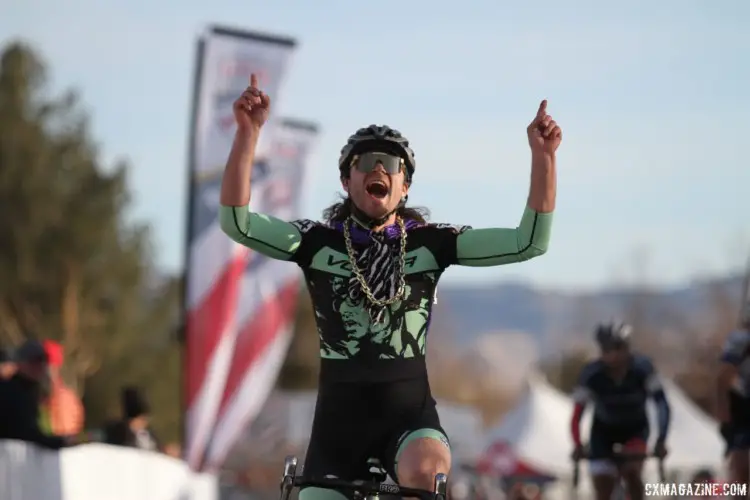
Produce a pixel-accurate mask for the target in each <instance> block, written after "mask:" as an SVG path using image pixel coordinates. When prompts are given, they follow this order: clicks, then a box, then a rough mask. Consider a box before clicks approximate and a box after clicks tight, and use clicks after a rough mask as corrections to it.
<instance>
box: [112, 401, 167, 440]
mask: <svg viewBox="0 0 750 500" xmlns="http://www.w3.org/2000/svg"><path fill="white" fill-rule="evenodd" d="M121 403H122V415H123V417H122V420H120V421H119V422H116V423H114V424H112V425H110V426H109V427H108V429H107V431H106V435H107V437H106V442H107V443H109V444H114V445H117V446H129V447H132V448H139V449H142V450H151V451H160V449H161V447H160V446H159V441H158V440H157V439H156V436H155V435H154V433H153V432H152V431H151V428H150V427H149V413H150V411H149V406H148V402H147V401H146V398H145V397H144V396H143V394H142V393H141V392H140V391H139V390H138V389H137V388H135V387H125V388H124V389H123V390H122V399H121Z"/></svg>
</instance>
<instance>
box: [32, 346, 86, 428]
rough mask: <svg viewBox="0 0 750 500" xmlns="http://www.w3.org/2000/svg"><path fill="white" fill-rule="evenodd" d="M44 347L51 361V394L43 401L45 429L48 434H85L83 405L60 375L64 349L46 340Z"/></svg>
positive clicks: (49, 367) (49, 368)
mask: <svg viewBox="0 0 750 500" xmlns="http://www.w3.org/2000/svg"><path fill="white" fill-rule="evenodd" d="M43 345H44V350H45V352H46V353H47V359H48V361H49V363H48V370H49V379H50V387H49V392H48V394H47V397H45V398H44V399H43V400H42V409H41V412H42V419H43V428H45V429H46V430H47V433H48V434H54V435H57V436H74V435H76V434H79V433H81V432H83V426H84V410H83V403H82V402H81V400H80V398H79V397H78V395H77V394H76V393H75V392H74V391H73V390H72V389H71V388H70V387H68V386H67V385H66V384H65V382H64V381H63V379H62V377H61V375H60V369H61V367H62V365H63V361H64V351H63V347H62V346H61V345H60V344H58V343H57V342H53V341H51V340H45V341H44V342H43Z"/></svg>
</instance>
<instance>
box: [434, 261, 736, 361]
mask: <svg viewBox="0 0 750 500" xmlns="http://www.w3.org/2000/svg"><path fill="white" fill-rule="evenodd" d="M741 286H742V277H741V276H731V277H726V278H718V279H712V280H706V281H696V282H693V283H691V284H690V285H689V286H686V287H683V288H677V289H664V290H651V291H649V292H648V298H647V300H648V303H649V310H651V311H664V310H668V311H675V312H677V313H679V314H680V315H681V316H682V317H684V318H685V319H687V320H688V321H698V320H700V318H701V317H702V316H706V313H707V312H708V311H710V300H709V299H710V297H711V294H712V291H713V290H715V289H716V288H717V287H719V288H721V289H724V290H728V291H730V292H731V293H732V296H733V297H736V299H735V300H737V301H739V296H740V290H741ZM642 296H643V292H639V291H636V290H632V289H630V290H628V289H618V288H612V289H604V290H600V291H597V292H594V293H567V292H564V291H554V290H543V289H536V288H533V287H530V286H527V285H523V284H517V283H516V284H498V285H494V286H493V285H490V286H487V285H482V286H469V285H462V286H450V285H444V286H441V287H440V289H439V292H438V304H437V305H436V306H435V318H434V323H435V325H436V327H437V325H440V328H441V329H450V331H451V332H452V337H453V340H454V341H455V342H456V343H458V344H459V345H463V346H468V345H470V344H473V343H474V342H475V341H476V339H477V338H478V337H479V336H481V335H482V334H485V333H489V332H497V331H507V330H511V331H516V332H524V333H528V334H530V335H531V336H532V337H533V338H534V339H535V341H536V343H537V344H538V347H539V348H540V354H542V355H545V354H547V352H545V351H548V350H550V349H558V348H559V347H560V345H561V343H564V339H565V338H570V337H578V336H579V335H581V336H583V335H586V336H588V335H589V332H590V330H591V328H592V326H593V325H594V324H595V322H596V321H597V320H599V319H607V318H610V317H618V316H622V314H623V309H624V308H626V307H627V305H628V304H632V303H633V301H634V300H638V298H639V297H642ZM651 321H652V322H654V323H656V324H657V326H659V325H658V323H659V322H661V321H664V320H663V319H662V318H660V317H658V315H657V316H656V317H653V318H651ZM581 338H582V337H581Z"/></svg>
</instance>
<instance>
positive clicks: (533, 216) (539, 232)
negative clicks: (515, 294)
mask: <svg viewBox="0 0 750 500" xmlns="http://www.w3.org/2000/svg"><path fill="white" fill-rule="evenodd" d="M555 163H556V161H555V157H554V155H545V154H533V155H532V160H531V187H530V189H529V198H528V203H527V206H526V209H525V210H524V213H523V216H522V217H521V223H520V224H519V225H518V227H515V228H489V229H469V230H467V231H464V232H463V233H461V235H459V236H458V239H457V240H456V245H457V248H456V257H457V260H458V262H457V264H458V265H459V266H470V267H489V266H501V265H504V264H512V263H514V262H523V261H525V260H529V259H532V258H534V257H538V256H540V255H542V254H544V253H545V252H546V251H547V248H548V246H549V239H550V233H551V230H552V212H553V211H554V209H555V195H556V183H557V179H556V173H555V167H556V165H555Z"/></svg>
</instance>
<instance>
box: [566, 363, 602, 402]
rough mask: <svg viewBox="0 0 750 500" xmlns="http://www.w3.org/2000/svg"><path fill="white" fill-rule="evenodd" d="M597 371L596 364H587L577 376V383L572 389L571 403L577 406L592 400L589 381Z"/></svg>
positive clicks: (592, 394) (592, 395)
mask: <svg viewBox="0 0 750 500" xmlns="http://www.w3.org/2000/svg"><path fill="white" fill-rule="evenodd" d="M596 371H597V365H596V363H595V362H594V363H589V364H587V365H586V366H584V367H583V369H582V370H581V374H580V375H579V376H578V383H577V384H576V387H575V389H573V395H572V397H573V401H574V402H576V403H578V404H586V403H589V402H591V400H593V399H594V393H593V391H592V384H591V380H592V378H593V376H594V374H595V373H596Z"/></svg>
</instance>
